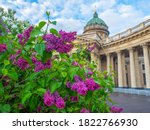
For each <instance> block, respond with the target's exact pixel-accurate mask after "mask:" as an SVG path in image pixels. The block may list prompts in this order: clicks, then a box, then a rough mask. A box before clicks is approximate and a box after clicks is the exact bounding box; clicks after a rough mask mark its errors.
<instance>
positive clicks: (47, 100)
mask: <svg viewBox="0 0 150 130" xmlns="http://www.w3.org/2000/svg"><path fill="white" fill-rule="evenodd" d="M54 101H55V99H54V96H53V95H52V94H51V93H50V91H49V90H48V91H46V93H45V94H44V104H45V105H46V106H52V105H53V104H54Z"/></svg>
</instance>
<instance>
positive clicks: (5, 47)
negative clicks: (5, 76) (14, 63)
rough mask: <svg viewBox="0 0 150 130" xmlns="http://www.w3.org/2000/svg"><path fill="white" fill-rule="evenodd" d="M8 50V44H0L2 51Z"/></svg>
mask: <svg viewBox="0 0 150 130" xmlns="http://www.w3.org/2000/svg"><path fill="white" fill-rule="evenodd" d="M6 50H7V46H6V44H0V52H5V51H6Z"/></svg>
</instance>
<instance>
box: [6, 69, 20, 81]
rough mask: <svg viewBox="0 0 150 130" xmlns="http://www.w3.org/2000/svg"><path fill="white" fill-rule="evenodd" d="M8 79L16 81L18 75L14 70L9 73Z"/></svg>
mask: <svg viewBox="0 0 150 130" xmlns="http://www.w3.org/2000/svg"><path fill="white" fill-rule="evenodd" d="M8 76H9V78H11V79H13V80H15V81H17V80H18V74H17V73H16V71H15V70H14V69H12V70H11V71H9V73H8Z"/></svg>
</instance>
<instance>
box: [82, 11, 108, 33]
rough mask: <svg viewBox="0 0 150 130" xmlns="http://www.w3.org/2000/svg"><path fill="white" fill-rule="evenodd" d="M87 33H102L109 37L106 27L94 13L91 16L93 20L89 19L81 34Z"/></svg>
mask: <svg viewBox="0 0 150 130" xmlns="http://www.w3.org/2000/svg"><path fill="white" fill-rule="evenodd" d="M88 32H104V33H106V34H107V35H109V31H108V26H107V25H106V23H105V22H104V21H103V20H102V19H101V18H99V17H98V14H97V12H96V11H95V12H94V14H93V18H92V19H90V20H89V21H88V22H87V24H86V26H85V27H84V32H83V33H88Z"/></svg>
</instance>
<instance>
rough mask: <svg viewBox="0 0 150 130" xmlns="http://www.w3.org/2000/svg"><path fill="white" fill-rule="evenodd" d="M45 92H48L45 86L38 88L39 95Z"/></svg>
mask: <svg viewBox="0 0 150 130" xmlns="http://www.w3.org/2000/svg"><path fill="white" fill-rule="evenodd" d="M45 92H46V89H44V88H38V89H37V90H36V93H37V94H38V95H43V94H44V93H45Z"/></svg>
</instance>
